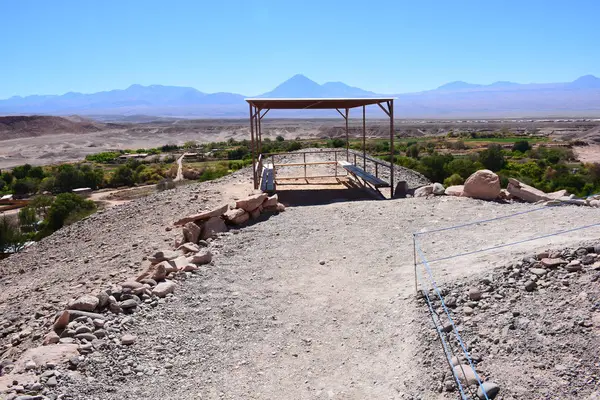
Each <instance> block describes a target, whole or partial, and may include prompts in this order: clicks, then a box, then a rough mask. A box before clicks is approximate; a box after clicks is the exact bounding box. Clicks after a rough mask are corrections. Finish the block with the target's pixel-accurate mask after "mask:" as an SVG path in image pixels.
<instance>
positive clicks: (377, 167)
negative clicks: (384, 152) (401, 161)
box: [375, 163, 379, 178]
mask: <svg viewBox="0 0 600 400" xmlns="http://www.w3.org/2000/svg"><path fill="white" fill-rule="evenodd" d="M375 178H379V164H377V163H375Z"/></svg>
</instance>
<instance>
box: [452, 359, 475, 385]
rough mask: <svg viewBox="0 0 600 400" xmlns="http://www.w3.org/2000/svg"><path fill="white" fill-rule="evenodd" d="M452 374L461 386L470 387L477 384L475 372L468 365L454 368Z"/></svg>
mask: <svg viewBox="0 0 600 400" xmlns="http://www.w3.org/2000/svg"><path fill="white" fill-rule="evenodd" d="M454 374H455V375H456V376H457V377H458V379H459V380H460V382H461V383H462V384H463V385H466V386H470V385H475V384H477V378H476V375H475V371H474V370H473V368H471V366H470V365H468V364H459V365H456V366H454Z"/></svg>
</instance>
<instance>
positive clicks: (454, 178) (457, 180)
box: [444, 174, 465, 187]
mask: <svg viewBox="0 0 600 400" xmlns="http://www.w3.org/2000/svg"><path fill="white" fill-rule="evenodd" d="M463 183H465V179H464V178H463V177H462V176H460V175H459V174H452V175H450V176H449V177H448V178H446V179H444V186H446V187H448V186H454V185H462V184H463Z"/></svg>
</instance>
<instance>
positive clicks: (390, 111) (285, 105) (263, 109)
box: [246, 97, 395, 197]
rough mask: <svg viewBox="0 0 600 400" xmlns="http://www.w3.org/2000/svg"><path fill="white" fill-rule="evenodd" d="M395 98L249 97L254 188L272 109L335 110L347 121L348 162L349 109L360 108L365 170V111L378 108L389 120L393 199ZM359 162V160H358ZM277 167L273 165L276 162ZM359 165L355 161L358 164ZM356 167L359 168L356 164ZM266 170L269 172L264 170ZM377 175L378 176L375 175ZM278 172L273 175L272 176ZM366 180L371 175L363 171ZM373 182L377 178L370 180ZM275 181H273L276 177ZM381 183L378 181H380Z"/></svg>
mask: <svg viewBox="0 0 600 400" xmlns="http://www.w3.org/2000/svg"><path fill="white" fill-rule="evenodd" d="M394 100H395V99H394V98H393V97H363V98H248V99H246V102H247V103H248V105H249V106H250V142H251V149H252V174H253V181H254V188H255V189H257V188H258V187H259V186H260V182H259V181H260V179H261V170H262V168H263V167H262V159H263V154H262V126H261V121H262V119H263V118H264V117H265V116H266V115H267V113H268V112H269V111H270V110H327V109H329V110H336V111H337V112H338V113H339V114H340V115H341V116H342V118H344V120H345V122H346V159H347V161H348V160H349V134H348V119H349V118H350V114H349V113H350V109H353V108H357V107H361V108H362V119H363V132H362V133H363V134H362V138H363V140H362V144H363V170H364V169H365V168H366V143H365V138H366V126H365V114H366V113H365V108H366V106H370V105H377V106H379V108H381V110H383V112H384V113H385V114H386V115H387V116H388V117H389V119H390V179H389V180H390V182H389V187H390V197H394ZM355 159H356V157H355ZM273 164H274V163H273ZM355 164H356V161H355ZM355 166H356V165H355ZM265 171H267V169H265ZM376 174H377V173H376ZM274 175H275V172H273V176H274ZM361 175H362V176H363V177H368V176H369V174H367V173H365V172H364V171H363V172H362V173H361ZM371 178H373V180H375V179H378V178H377V176H375V177H371ZM273 179H274V178H273ZM377 182H379V181H377Z"/></svg>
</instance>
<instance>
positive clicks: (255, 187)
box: [249, 104, 258, 189]
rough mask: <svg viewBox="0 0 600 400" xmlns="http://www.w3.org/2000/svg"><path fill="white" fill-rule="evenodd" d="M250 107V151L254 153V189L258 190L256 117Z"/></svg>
mask: <svg viewBox="0 0 600 400" xmlns="http://www.w3.org/2000/svg"><path fill="white" fill-rule="evenodd" d="M249 105H250V151H251V152H252V183H253V185H254V189H258V187H257V186H256V151H255V149H254V117H253V115H252V104H249Z"/></svg>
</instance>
